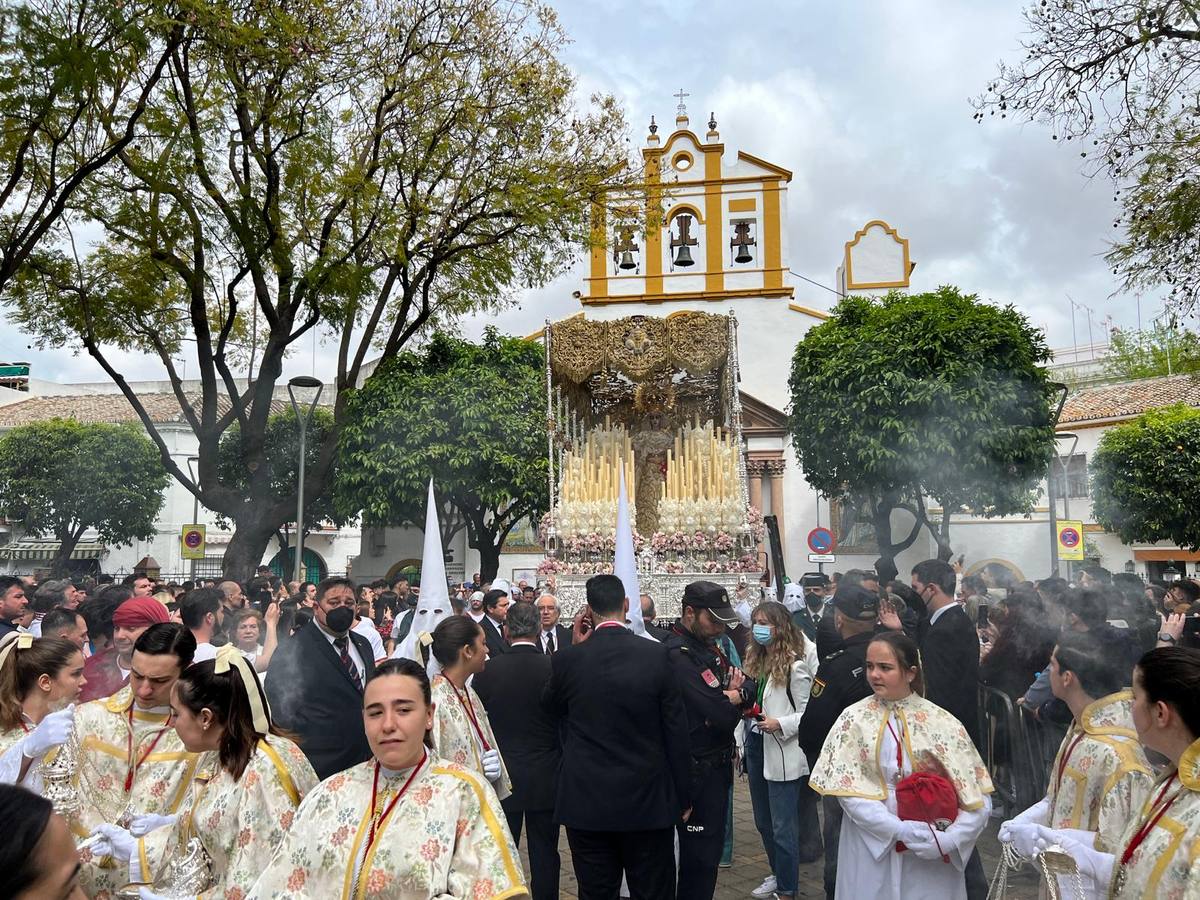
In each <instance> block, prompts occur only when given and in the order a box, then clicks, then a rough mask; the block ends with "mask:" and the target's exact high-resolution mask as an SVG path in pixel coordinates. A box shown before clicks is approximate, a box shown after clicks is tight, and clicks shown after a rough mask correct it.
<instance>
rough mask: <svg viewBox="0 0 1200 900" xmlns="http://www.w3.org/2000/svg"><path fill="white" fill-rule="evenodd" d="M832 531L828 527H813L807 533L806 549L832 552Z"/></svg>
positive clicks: (817, 551)
mask: <svg viewBox="0 0 1200 900" xmlns="http://www.w3.org/2000/svg"><path fill="white" fill-rule="evenodd" d="M833 547H834V540H833V532H832V531H830V530H829V529H828V528H814V529H813V530H812V531H810V532H809V533H808V549H809V550H811V551H812V552H813V553H832V552H833Z"/></svg>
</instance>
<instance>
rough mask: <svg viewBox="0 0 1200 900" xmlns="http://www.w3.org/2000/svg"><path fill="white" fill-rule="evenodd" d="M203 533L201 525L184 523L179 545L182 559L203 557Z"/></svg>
mask: <svg viewBox="0 0 1200 900" xmlns="http://www.w3.org/2000/svg"><path fill="white" fill-rule="evenodd" d="M204 538H205V534H204V526H203V525H184V526H183V529H182V531H181V532H180V534H179V545H180V548H181V550H182V551H183V558H184V559H204V544H205V540H204Z"/></svg>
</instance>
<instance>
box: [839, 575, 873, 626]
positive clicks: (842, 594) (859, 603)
mask: <svg viewBox="0 0 1200 900" xmlns="http://www.w3.org/2000/svg"><path fill="white" fill-rule="evenodd" d="M833 605H834V606H835V607H836V608H837V610H838V611H839V612H840V613H841V614H842V615H843V616H845V617H846V618H848V619H854V620H855V621H858V622H870V621H872V620H874V619H875V618H877V617H878V616H879V595H878V594H875V593H872V592H871V591H868V590H867V589H866V588H865V587H863V586H862V585H861V584H844V585H841V586H839V587H838V589H837V592H836V593H835V594H834V595H833Z"/></svg>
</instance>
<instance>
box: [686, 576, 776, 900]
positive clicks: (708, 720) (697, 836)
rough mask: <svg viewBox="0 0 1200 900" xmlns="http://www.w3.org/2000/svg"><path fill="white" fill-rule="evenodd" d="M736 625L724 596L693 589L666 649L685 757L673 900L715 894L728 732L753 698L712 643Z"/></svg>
mask: <svg viewBox="0 0 1200 900" xmlns="http://www.w3.org/2000/svg"><path fill="white" fill-rule="evenodd" d="M737 622H738V618H737V614H736V613H735V612H734V611H733V607H732V606H731V605H730V603H729V594H728V593H727V592H726V590H725V588H723V587H721V586H720V585H719V584H714V583H713V582H711V581H694V582H692V583H691V584H689V585H688V586H687V587H686V588H685V589H684V592H683V615H682V616H681V617H680V619H679V622H678V623H677V624H676V625H675V626H674V628H673V629H672V634H671V637H670V638H669V639H668V640H667V642H666V646H667V649H668V651H669V655H670V658H671V663H672V666H673V667H674V669H675V674H676V676H677V677H678V679H679V686H680V689H681V690H682V692H683V703H684V706H685V707H686V708H687V714H688V727H689V729H690V739H691V751H692V762H691V767H692V768H691V796H692V809H691V812H690V813H689V814H688V816H687V819H686V820H685V821H684V822H683V823H681V824H680V826H679V887H678V891H677V894H676V896H677V897H678V898H679V900H711V898H712V895H713V891H714V890H715V889H716V886H717V864H718V863H719V862H720V861H721V850H722V848H723V846H724V843H725V817H726V815H727V813H728V808H729V788H730V786H731V785H732V784H733V756H734V743H733V732H734V729H735V728H737V726H738V723H739V722H740V721H741V719H742V716H743V714H744V712H743V711H744V710H746V709H748V708H749V707H750V706H752V705H753V703H754V699H755V697H756V696H757V693H758V686H757V684H756V683H755V681H754V679H753V678H750V677H748V676H746V675H745V674H744V673H743V672H742V671H741V670H740V669H737V668H735V667H734V666H733V665H731V664H730V662H729V660H728V659H727V658H726V657H725V655H724V654H723V653H721V651H720V650H718V649H717V644H716V641H717V638H719V637H720V636H721V635H722V634H724V632H725V630H726V628H728V627H731V626H733V625H736V624H737Z"/></svg>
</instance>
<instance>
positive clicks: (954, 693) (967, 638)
mask: <svg viewBox="0 0 1200 900" xmlns="http://www.w3.org/2000/svg"><path fill="white" fill-rule="evenodd" d="M956 582H957V576H956V574H955V572H954V568H953V567H952V566H951V565H950V564H949V563H947V562H943V561H942V560H940V559H927V560H925V561H924V562H919V563H917V564H916V565H915V566H913V570H912V589H913V590H914V591H915V592H916V594H917V596H918V597H920V598H921V601H922V602H923V603H924V604H925V609H926V611H927V612H928V615H927V616H926V617H925V618H923V619H921V621H920V622H919V623H918V624H917V627H916V632H917V633H916V635H915V637H916V641H917V646H918V647H919V648H920V650H921V671H922V674H923V675H924V678H925V699H926V700H929V701H931V702H933V703H936V704H937V705H938V706H940V707H941V708H942V709H944V710H946V712H948V713H950V714H952V715H953V716H954V717H955V718H957V719H958V721H960V722H962V724H963V727H964V728H965V729H966V730H967V734H969V735H970V736H971V740H972V741H974V743H975V746H976V747H978V746H979V634H978V632H977V631H976V630H975V626H974V625H972V624H971V620H970V619H969V618H967V613H966V611H965V610H964V609H963V608H962V606H961V605H959V603H958V601H957V600H955V599H954V593H955V587H956ZM880 619H881V620H882V621H883V624H884V625H886V626H887V627H889V628H895V629H899V628H900V619H899V616H897V615H896V614H895V613H894V612H891V613H887V614H881V616H880ZM964 874H965V876H966V882H967V896H968V897H969V898H970V900H983V898H984V897H986V896H987V892H988V884H987V880H986V878H985V877H984V874H983V864H982V863H981V862H980V860H979V851H978V850H976V851H974V852H973V853H972V854H971V856H970V858H969V859H968V860H967V865H966V868H965V869H964Z"/></svg>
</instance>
